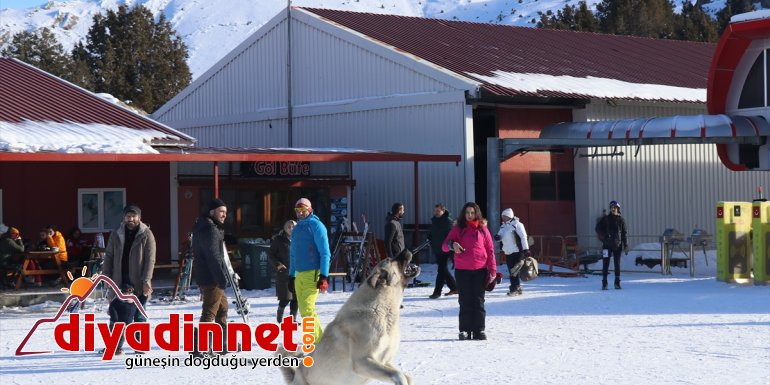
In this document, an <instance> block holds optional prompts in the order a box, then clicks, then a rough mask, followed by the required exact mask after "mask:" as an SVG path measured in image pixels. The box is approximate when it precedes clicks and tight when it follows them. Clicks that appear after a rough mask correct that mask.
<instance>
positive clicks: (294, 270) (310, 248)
mask: <svg viewBox="0 0 770 385" xmlns="http://www.w3.org/2000/svg"><path fill="white" fill-rule="evenodd" d="M294 212H295V213H296V214H297V225H296V226H294V230H293V231H292V233H291V249H290V252H289V277H291V278H290V281H289V289H290V290H292V291H293V292H294V293H295V294H296V297H297V302H298V305H299V312H300V314H301V315H302V317H311V318H313V319H314V322H315V330H314V335H315V343H318V342H319V341H321V337H322V336H323V331H322V330H321V323H320V322H319V320H318V314H317V313H316V311H315V301H316V299H317V298H318V292H319V291H320V292H324V293H325V292H326V290H327V289H328V288H329V280H328V277H329V259H330V257H331V252H330V251H329V239H328V236H327V235H326V226H324V224H323V223H321V220H320V219H318V217H317V216H316V215H315V214H313V207H312V206H311V204H310V200H308V199H305V198H301V199H299V200H298V201H297V203H296V204H295V205H294Z"/></svg>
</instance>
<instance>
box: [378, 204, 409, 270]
mask: <svg viewBox="0 0 770 385" xmlns="http://www.w3.org/2000/svg"><path fill="white" fill-rule="evenodd" d="M403 217H404V204H403V203H401V202H396V203H394V204H393V206H392V207H391V210H390V212H389V213H388V216H387V217H386V218H385V256H387V257H388V258H390V259H395V258H396V257H398V255H399V254H401V252H402V251H404V249H406V244H405V243H404V228H403V226H402V225H401V218H403ZM415 263H417V262H415Z"/></svg>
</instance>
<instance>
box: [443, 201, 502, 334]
mask: <svg viewBox="0 0 770 385" xmlns="http://www.w3.org/2000/svg"><path fill="white" fill-rule="evenodd" d="M460 212H461V216H460V217H459V218H458V219H457V224H456V225H455V226H454V227H452V230H451V231H450V232H449V235H447V237H446V240H445V241H444V243H443V244H442V246H441V249H442V250H444V252H448V251H450V250H452V251H454V253H455V257H454V258H455V277H456V278H457V290H458V292H459V298H458V301H459V302H460V315H459V318H460V334H459V338H460V340H468V339H474V340H486V339H487V335H486V333H485V331H484V329H485V319H486V315H487V311H486V310H485V309H484V292H485V289H486V287H487V285H488V284H490V283H491V282H492V281H494V280H495V279H497V261H496V260H495V250H494V245H493V244H492V235H490V234H489V230H488V229H487V221H486V219H484V216H483V215H482V213H481V208H480V207H479V205H478V204H476V203H475V202H468V203H466V204H465V205H464V206H463V208H462V210H461V211H460Z"/></svg>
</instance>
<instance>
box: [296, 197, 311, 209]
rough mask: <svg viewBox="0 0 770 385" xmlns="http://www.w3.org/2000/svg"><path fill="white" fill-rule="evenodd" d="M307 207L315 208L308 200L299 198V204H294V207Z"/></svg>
mask: <svg viewBox="0 0 770 385" xmlns="http://www.w3.org/2000/svg"><path fill="white" fill-rule="evenodd" d="M302 206H305V207H307V208H313V206H312V205H311V204H310V200H309V199H307V198H299V199H298V200H297V203H295V204H294V207H302Z"/></svg>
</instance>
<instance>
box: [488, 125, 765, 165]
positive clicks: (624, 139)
mask: <svg viewBox="0 0 770 385" xmlns="http://www.w3.org/2000/svg"><path fill="white" fill-rule="evenodd" d="M768 137H770V123H768V122H767V120H765V119H764V118H763V117H761V116H741V115H732V116H729V115H691V116H690V115H680V116H671V117H660V118H644V119H624V120H610V121H597V122H566V123H556V124H550V125H548V126H546V127H545V128H543V130H542V131H541V132H540V138H537V139H534V138H510V139H500V140H499V142H497V143H495V144H493V145H492V146H498V147H496V148H495V150H496V151H495V152H497V153H498V154H499V156H500V158H499V159H501V160H505V159H508V158H510V157H511V156H514V155H516V154H518V153H523V152H529V151H562V150H566V149H573V148H585V147H606V146H628V145H645V144H677V143H679V144H686V143H714V144H751V145H755V146H760V145H763V144H765V143H766V142H767V141H768V139H767V138H768ZM489 150H492V149H491V148H490V149H489Z"/></svg>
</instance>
